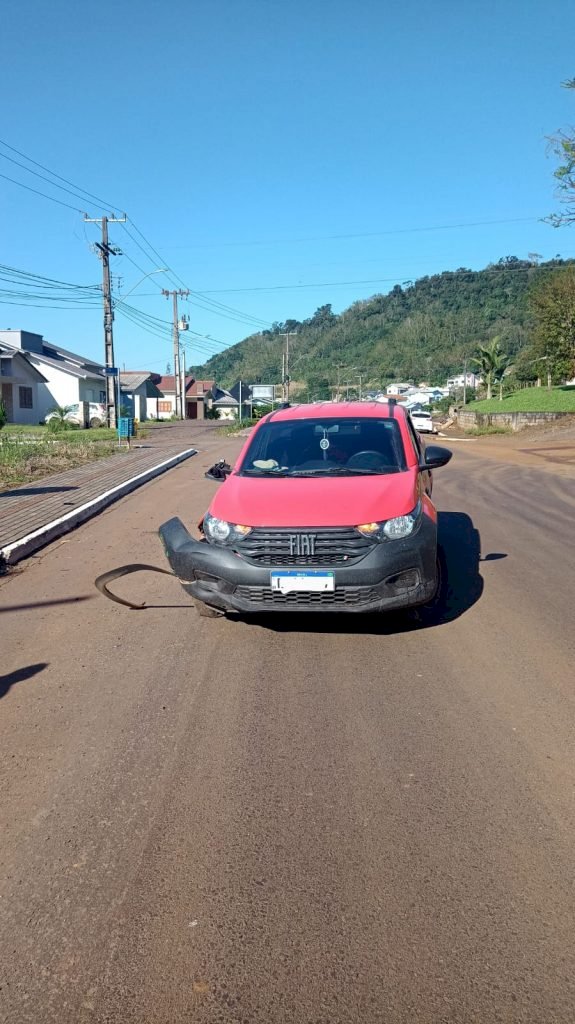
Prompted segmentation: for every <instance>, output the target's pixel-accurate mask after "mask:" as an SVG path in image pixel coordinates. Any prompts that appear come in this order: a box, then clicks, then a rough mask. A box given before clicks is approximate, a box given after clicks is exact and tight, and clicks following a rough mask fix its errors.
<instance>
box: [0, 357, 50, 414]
mask: <svg viewBox="0 0 575 1024" xmlns="http://www.w3.org/2000/svg"><path fill="white" fill-rule="evenodd" d="M45 383H46V378H45V377H44V376H43V375H42V374H41V373H40V372H39V370H37V369H36V367H35V366H33V365H32V363H31V362H30V360H29V359H28V358H27V356H26V354H25V353H24V352H20V351H19V350H18V349H17V348H13V347H12V346H11V345H5V344H3V343H2V342H0V398H1V399H2V403H3V405H4V408H5V410H6V416H7V419H8V423H22V424H30V425H32V424H36V423H39V422H40V419H41V414H40V411H39V406H38V387H39V386H40V385H43V384H45Z"/></svg>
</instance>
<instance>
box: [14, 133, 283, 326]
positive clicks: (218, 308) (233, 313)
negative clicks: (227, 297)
mask: <svg viewBox="0 0 575 1024" xmlns="http://www.w3.org/2000/svg"><path fill="white" fill-rule="evenodd" d="M0 145H2V146H4V147H5V148H7V149H9V150H11V152H13V153H17V154H18V156H21V157H22V158H23V159H24V160H26V161H27V162H28V163H31V164H34V166H35V167H40V168H41V170H43V171H46V173H47V174H49V175H50V178H47V177H45V175H43V174H39V173H38V172H37V171H34V170H32V169H31V168H30V167H26V165H25V164H22V163H20V161H18V160H14V158H13V157H10V156H8V155H7V154H6V153H0V156H1V157H3V158H4V159H5V160H9V161H10V162H11V163H13V164H15V165H16V166H18V167H21V168H22V169H23V170H25V171H27V172H28V173H29V174H34V175H35V176H36V177H38V178H41V179H42V180H43V181H46V182H48V184H50V185H52V186H53V187H54V188H59V189H61V190H62V191H64V192H66V193H68V194H70V195H72V196H74V197H75V198H77V199H79V200H80V201H81V202H86V199H85V197H86V196H88V197H90V198H91V199H93V200H95V201H96V203H97V204H99V205H101V207H102V209H109V208H110V207H112V208H113V209H118V207H116V206H115V204H108V203H106V202H105V201H104V200H102V199H100V198H99V197H98V196H95V195H94V194H93V193H91V192H88V191H87V190H86V189H83V188H82V187H81V186H79V185H76V184H75V183H74V182H72V181H70V180H69V179H68V178H64V177H63V176H62V175H59V174H56V172H55V171H52V170H50V168H48V167H46V166H44V164H41V163H39V162H38V161H36V160H33V159H32V157H29V156H27V154H25V153H22V152H21V150H18V149H16V148H15V147H14V146H10V145H9V144H8V143H7V142H4V141H3V140H1V139H0ZM0 177H2V178H4V179H5V180H6V181H11V182H12V183H13V184H14V185H18V186H19V187H20V188H24V189H26V190H27V191H29V192H33V193H34V194H35V195H39V196H42V197H43V198H44V199H49V200H50V201H51V202H54V203H58V205H60V206H65V207H67V208H68V209H71V210H74V211H75V212H77V213H83V210H82V209H80V208H79V207H75V206H72V205H71V204H70V203H65V202H64V201H63V200H61V199H56V198H55V196H50V195H48V194H47V193H46V192H41V191H40V190H38V189H34V188H32V187H31V186H29V185H25V184H24V183H23V182H21V181H18V180H16V179H15V178H10V177H8V175H5V174H1V175H0ZM52 178H56V179H58V181H63V182H65V183H66V185H70V186H71V188H66V187H64V186H63V185H59V184H58V181H52V180H51V179H52ZM71 189H74V191H72V190H71ZM79 193H83V195H80V194H79ZM130 223H131V225H132V227H133V228H134V231H136V232H137V234H138V235H139V236H140V238H141V239H142V241H143V242H144V243H145V245H146V246H147V247H148V250H150V251H151V252H152V253H153V254H154V258H152V256H151V255H150V252H148V251H147V250H146V249H145V248H144V247H143V246H142V244H141V242H139V241H138V239H137V238H135V237H134V235H133V234H132V232H131V231H129V230H128V228H127V227H126V225H125V223H123V224H122V227H123V229H124V231H125V232H126V234H127V235H128V237H129V238H130V239H131V240H132V242H133V243H134V244H135V245H137V246H138V248H139V249H140V251H141V252H142V253H143V254H144V256H145V257H146V259H148V260H150V262H151V263H153V264H155V259H156V258H157V259H158V260H159V261H160V262H162V263H163V262H165V261H164V258H163V257H162V256H161V255H160V253H159V252H158V250H157V249H156V248H155V247H154V246H153V245H152V243H151V242H150V241H149V240H148V239H147V238H146V236H145V235H144V233H143V232H142V231H141V230H140V228H139V227H138V225H137V224H136V223H135V222H134V221H133V220H130ZM124 255H126V257H127V259H129V260H130V261H131V262H132V263H133V264H134V266H136V267H137V266H138V265H137V264H136V263H135V261H134V260H132V259H131V257H130V256H128V254H127V253H124ZM138 269H140V270H141V268H139V267H138ZM141 272H142V273H144V271H143V270H142V271H141ZM170 275H171V279H172V283H174V284H175V283H176V282H178V284H181V285H183V286H184V287H185V288H186V290H189V289H188V287H187V285H186V282H185V281H184V280H183V278H182V277H180V275H179V274H177V273H176V272H175V271H174V270H173V269H172V268H171V267H169V266H168V276H170ZM192 294H193V295H194V297H195V298H196V300H198V298H199V296H197V295H196V294H195V293H192ZM196 304H197V305H198V306H199V308H200V309H204V311H206V312H211V313H217V314H218V315H219V316H223V317H225V318H226V319H230V320H235V321H236V322H237V323H246V324H248V325H249V324H251V325H257V326H260V327H269V326H271V324H270V322H269V321H266V320H261V319H259V318H258V317H253V316H251V314H248V313H242V312H241V311H240V310H234V309H233V308H232V307H230V306H225V305H224V304H222V303H219V302H217V301H216V300H213V299H210V298H207V297H206V298H205V300H204V304H202V302H200V301H196Z"/></svg>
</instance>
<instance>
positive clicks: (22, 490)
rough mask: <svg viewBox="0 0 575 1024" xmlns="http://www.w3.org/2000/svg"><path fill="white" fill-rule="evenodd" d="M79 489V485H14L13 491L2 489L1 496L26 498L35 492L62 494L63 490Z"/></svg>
mask: <svg viewBox="0 0 575 1024" xmlns="http://www.w3.org/2000/svg"><path fill="white" fill-rule="evenodd" d="M77 490H78V488H77V487H14V488H12V490H11V491H0V498H26V497H30V496H31V495H33V494H60V492H61V491H77Z"/></svg>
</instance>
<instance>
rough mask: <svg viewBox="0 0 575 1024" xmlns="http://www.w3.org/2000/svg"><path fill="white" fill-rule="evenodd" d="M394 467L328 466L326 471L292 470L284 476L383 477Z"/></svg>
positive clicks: (392, 471)
mask: <svg viewBox="0 0 575 1024" xmlns="http://www.w3.org/2000/svg"><path fill="white" fill-rule="evenodd" d="M395 471H396V467H395V466H388V467H386V468H385V469H360V468H359V467H356V466H330V467H329V468H326V469H320V468H318V469H292V470H291V472H290V473H288V474H286V476H358V475H359V476H383V475H384V474H385V473H394V472H395Z"/></svg>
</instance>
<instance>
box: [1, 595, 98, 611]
mask: <svg viewBox="0 0 575 1024" xmlns="http://www.w3.org/2000/svg"><path fill="white" fill-rule="evenodd" d="M95 596H96V595H95V594H80V595H79V596H78V597H60V598H55V599H54V600H53V601H32V602H31V603H28V604H5V605H2V606H0V615H2V614H3V613H4V612H27V611H30V609H31V608H52V607H54V605H56V604H79V602H80V601H92V600H93V599H94V598H95Z"/></svg>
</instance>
